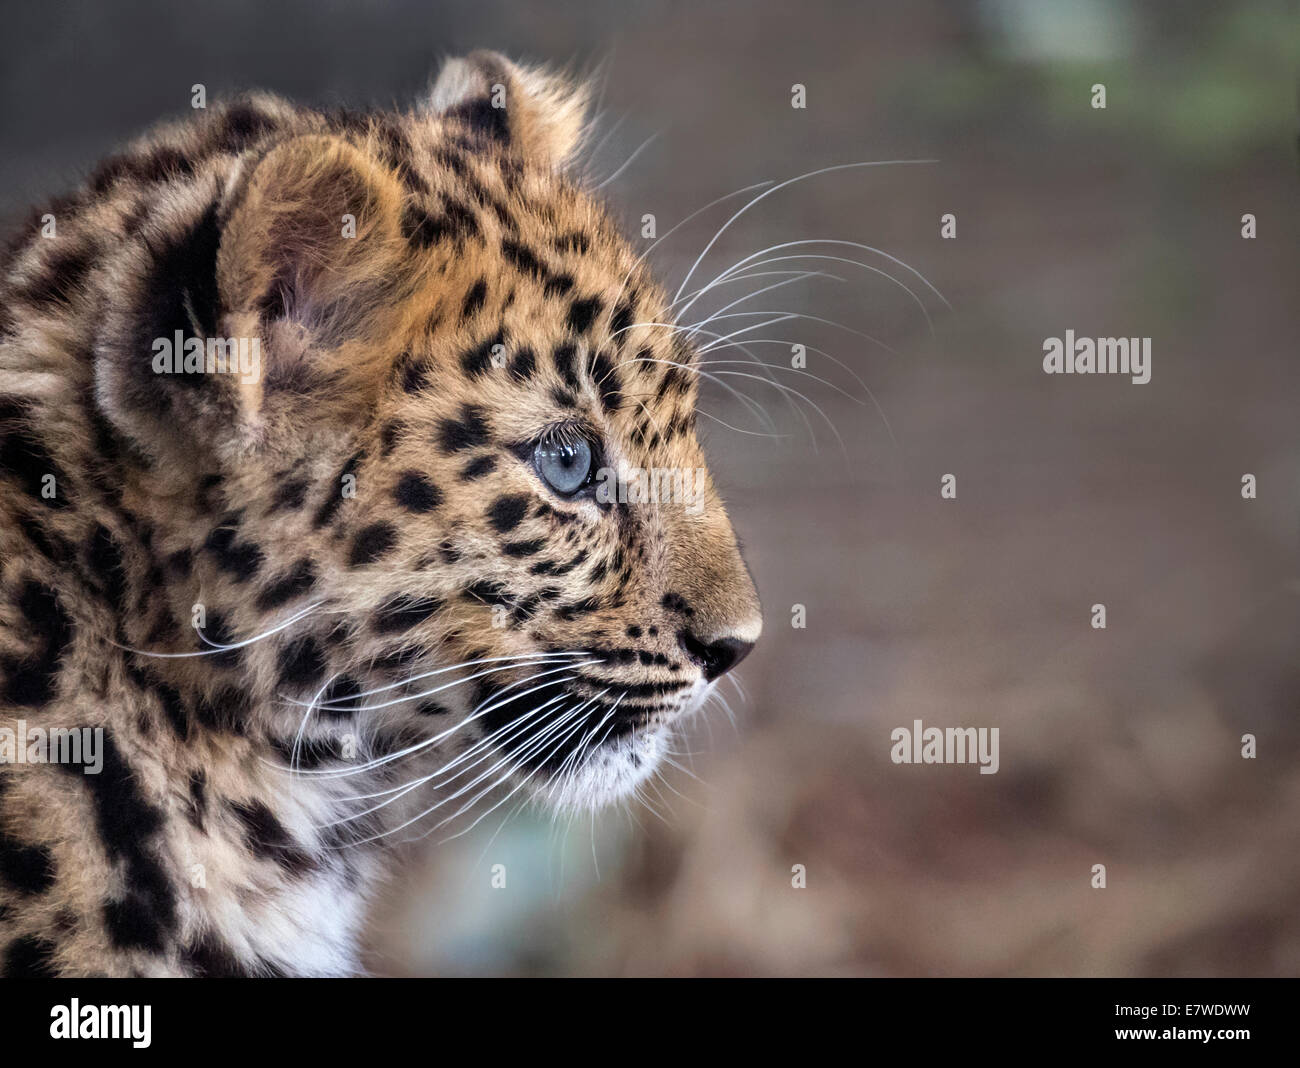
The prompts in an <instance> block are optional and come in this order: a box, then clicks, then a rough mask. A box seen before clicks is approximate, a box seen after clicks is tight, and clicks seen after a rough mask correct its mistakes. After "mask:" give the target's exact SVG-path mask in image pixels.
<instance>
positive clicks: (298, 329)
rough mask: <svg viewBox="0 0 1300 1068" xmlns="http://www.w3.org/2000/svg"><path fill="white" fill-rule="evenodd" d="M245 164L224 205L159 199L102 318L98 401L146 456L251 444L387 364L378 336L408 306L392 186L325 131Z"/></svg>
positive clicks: (396, 193)
mask: <svg viewBox="0 0 1300 1068" xmlns="http://www.w3.org/2000/svg"><path fill="white" fill-rule="evenodd" d="M250 166H251V168H252V169H251V172H250V173H248V174H247V175H246V176H245V177H244V178H243V180H242V181H237V182H236V183H234V184H233V185H232V187H231V188H230V190H229V192H228V193H227V194H226V199H224V200H221V201H217V202H211V203H207V202H204V203H203V204H202V205H201V206H200V205H198V204H194V203H192V202H190V201H185V200H184V199H183V198H180V197H177V198H173V199H171V200H166V201H163V202H162V203H160V204H159V205H158V208H157V210H156V212H155V213H154V216H153V217H152V218H151V219H150V221H149V223H148V225H147V227H145V228H144V229H143V231H142V237H141V239H140V241H139V243H138V247H137V248H136V250H135V258H134V259H133V260H132V261H131V267H132V269H131V270H130V271H129V272H124V273H123V276H122V279H121V286H120V292H119V301H118V303H117V305H116V306H114V307H110V308H108V309H106V314H105V323H104V328H103V331H102V336H101V348H102V349H103V352H104V358H103V359H102V360H100V361H99V362H98V364H97V369H96V375H97V384H96V389H97V394H98V396H99V399H100V402H101V404H102V406H103V410H104V411H105V413H106V414H107V415H108V416H109V418H110V419H111V420H112V421H113V422H114V423H115V424H116V425H117V426H118V428H119V429H120V430H121V431H123V432H124V433H125V434H126V435H127V436H128V437H129V438H131V439H132V440H134V441H135V442H136V443H137V444H138V445H140V446H141V447H142V448H143V449H145V450H146V451H152V452H155V453H158V454H163V455H165V454H171V453H174V452H175V451H176V448H177V445H176V441H175V440H174V439H175V438H176V437H177V436H180V437H182V438H183V437H184V436H185V435H195V434H198V435H200V436H202V437H206V438H208V439H210V440H216V439H218V438H220V439H222V440H226V441H230V442H234V443H236V444H240V443H255V442H256V441H258V440H261V439H263V438H265V436H266V430H267V427H268V426H269V425H270V423H272V422H274V421H275V419H282V418H288V416H286V415H285V414H284V413H286V412H289V411H290V410H291V409H293V408H294V407H295V405H297V406H298V407H304V406H308V405H310V406H312V408H311V410H312V411H313V412H317V413H319V412H320V411H322V410H323V409H322V405H321V399H322V397H323V396H325V394H326V393H327V391H328V390H330V389H332V390H333V392H334V393H335V394H339V393H342V392H343V391H344V390H345V387H348V386H352V385H353V384H355V383H357V382H360V383H362V384H363V385H365V384H367V383H370V382H372V381H375V380H376V369H377V368H379V367H380V366H381V364H382V362H383V360H384V359H386V358H388V359H391V353H388V352H387V351H386V350H385V349H384V347H383V346H382V345H380V344H376V343H374V339H375V338H377V337H384V336H386V335H387V334H388V333H391V332H392V330H393V324H394V323H395V322H396V320H397V317H399V316H400V315H401V314H402V313H403V309H404V308H405V307H406V306H407V305H408V304H409V302H408V301H405V300H403V299H402V295H401V293H400V292H399V291H398V289H399V287H400V286H402V285H403V284H405V283H404V282H403V279H408V278H409V273H410V272H409V270H404V269H403V266H404V264H405V262H406V261H405V255H406V248H407V243H406V241H405V240H404V238H403V237H402V233H401V203H402V189H401V186H400V184H399V183H398V181H397V179H396V177H395V176H394V175H393V174H392V173H391V172H390V171H389V170H388V169H387V168H386V167H385V166H384V165H383V164H382V163H379V162H376V161H374V160H371V159H370V158H368V157H367V156H366V155H365V154H363V153H362V152H360V151H359V150H358V149H356V148H354V147H353V146H351V145H350V144H348V143H347V142H345V141H342V140H341V139H338V138H335V137H331V136H326V135H311V136H304V137H297V138H294V139H291V140H289V141H286V142H284V143H282V144H280V145H278V146H276V147H275V148H273V149H272V150H271V151H270V152H268V153H267V154H266V155H265V156H264V157H262V158H261V159H260V160H258V161H256V162H255V163H251V164H250ZM236 354H238V358H236ZM353 392H354V393H355V390H354V391H353ZM272 394H274V395H275V396H276V397H278V398H279V400H278V403H276V404H271V403H269V402H268V397H269V396H271V395H272ZM355 404H356V401H355V399H354V401H353V405H354V408H355ZM276 413H280V414H279V415H276ZM273 416H274V418H272V417H273Z"/></svg>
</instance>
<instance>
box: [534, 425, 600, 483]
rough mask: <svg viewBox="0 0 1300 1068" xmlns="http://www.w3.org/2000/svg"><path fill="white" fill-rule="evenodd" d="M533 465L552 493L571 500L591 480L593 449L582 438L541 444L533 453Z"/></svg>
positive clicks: (541, 442) (539, 443)
mask: <svg viewBox="0 0 1300 1068" xmlns="http://www.w3.org/2000/svg"><path fill="white" fill-rule="evenodd" d="M533 465H534V466H535V467H536V468H537V473H538V474H539V475H541V476H542V479H543V480H544V481H545V482H546V484H547V485H548V486H550V487H551V489H553V490H555V492H556V493H558V494H560V495H561V496H564V497H568V496H569V495H571V494H573V493H576V492H577V491H578V490H580V489H582V487H583V486H585V485H586V484H587V482H588V481H589V480H590V478H591V445H589V444H588V443H587V442H586V441H584V440H583V439H582V438H578V437H575V438H570V439H567V440H564V441H539V442H538V443H537V446H536V447H535V448H534V449H533Z"/></svg>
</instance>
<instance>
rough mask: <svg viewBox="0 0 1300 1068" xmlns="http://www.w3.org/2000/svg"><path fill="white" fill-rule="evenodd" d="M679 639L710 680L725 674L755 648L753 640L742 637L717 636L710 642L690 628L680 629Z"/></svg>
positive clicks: (687, 653) (688, 654)
mask: <svg viewBox="0 0 1300 1068" xmlns="http://www.w3.org/2000/svg"><path fill="white" fill-rule="evenodd" d="M677 640H678V642H680V643H681V647H682V648H683V649H684V650H685V651H686V655H687V656H689V657H690V658H691V659H692V660H694V661H695V663H697V664H699V665H700V667H701V668H702V669H703V671H704V677H705V679H706V680H708V681H709V682H712V681H713V680H714V679H716V678H718V677H719V676H721V675H725V674H726V673H727V672H728V671H730V670H731V669H732V668H734V667H735V666H736V665H737V664H739V663H740V662H741V661H742V660H744V659H745V657H747V656H748V655H749V651H750V650H751V649H753V648H754V643H753V642H747V641H744V640H743V639H741V638H717V639H715V640H713V641H710V642H704V641H701V640H700V639H699V638H697V637H695V635H694V634H692V633H691V632H690V631H688V630H683V631H679V632H678V634H677Z"/></svg>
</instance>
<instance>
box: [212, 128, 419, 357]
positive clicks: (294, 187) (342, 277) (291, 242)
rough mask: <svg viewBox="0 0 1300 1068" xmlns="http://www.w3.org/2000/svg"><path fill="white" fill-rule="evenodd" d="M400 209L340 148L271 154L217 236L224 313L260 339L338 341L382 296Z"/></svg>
mask: <svg viewBox="0 0 1300 1068" xmlns="http://www.w3.org/2000/svg"><path fill="white" fill-rule="evenodd" d="M401 203H402V192H401V189H400V187H399V186H398V184H397V183H396V182H395V181H394V178H393V175H392V174H391V173H390V172H389V171H387V170H386V169H385V168H384V167H383V166H382V165H380V164H378V163H376V162H375V161H373V160H371V159H369V158H367V157H366V156H365V155H364V154H362V153H361V152H360V151H358V150H357V149H356V148H354V147H353V146H351V145H350V144H348V143H347V142H345V141H342V140H340V139H338V138H335V137H330V136H327V135H312V136H306V137H298V138H294V139H293V140H291V141H288V142H286V143H284V144H282V145H279V146H277V147H276V148H274V149H272V150H271V151H270V152H269V153H268V154H267V155H266V156H265V157H264V158H263V159H262V160H261V161H259V162H258V164H257V165H256V167H255V169H254V170H253V172H252V175H251V176H250V177H249V179H248V182H247V184H246V185H245V187H244V188H243V189H242V191H241V192H240V193H239V194H238V196H237V199H236V200H235V202H234V204H233V205H232V206H231V208H230V209H229V213H228V217H227V219H226V222H225V224H224V226H223V227H222V233H221V249H220V252H219V254H218V256H217V286H218V290H219V296H220V300H221V307H222V309H223V310H224V311H225V312H226V313H227V314H229V315H233V316H236V317H248V316H252V317H254V318H255V320H256V322H257V324H258V325H259V326H260V328H261V330H262V331H267V330H270V329H273V328H274V326H275V324H276V322H277V321H279V320H287V321H289V322H291V323H292V324H294V325H295V326H297V327H298V328H300V329H301V330H303V331H305V332H306V333H307V334H309V335H311V336H312V337H313V338H315V339H316V340H317V341H319V342H322V343H325V344H329V343H330V342H339V341H342V340H345V339H346V338H347V337H349V336H351V335H352V334H354V333H355V332H356V329H357V327H358V326H359V325H360V324H363V323H364V322H365V321H366V320H367V319H368V318H369V317H371V316H372V315H373V314H374V313H375V312H376V310H377V309H378V308H379V307H381V306H382V303H383V302H384V301H385V300H386V299H387V297H388V295H389V289H390V287H391V284H392V280H393V274H394V271H393V268H394V267H395V266H396V265H397V264H398V263H399V262H400V260H401V258H402V256H403V250H404V248H405V243H404V242H403V240H402V236H401V232H400V218H401ZM267 340H268V342H269V341H271V340H272V339H270V338H267Z"/></svg>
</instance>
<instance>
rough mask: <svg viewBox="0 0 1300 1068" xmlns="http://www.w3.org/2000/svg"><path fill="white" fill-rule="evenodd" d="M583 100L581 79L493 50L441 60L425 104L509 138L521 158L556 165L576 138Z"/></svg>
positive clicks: (581, 130) (581, 129)
mask: <svg viewBox="0 0 1300 1068" xmlns="http://www.w3.org/2000/svg"><path fill="white" fill-rule="evenodd" d="M589 100H590V90H589V89H588V87H587V85H586V84H585V83H583V82H581V81H577V80H575V79H572V78H569V77H566V76H565V75H562V74H557V73H555V72H553V71H549V70H546V69H545V68H542V67H523V66H520V65H518V64H516V63H512V62H511V61H510V60H508V59H507V58H506V57H505V56H503V55H501V54H500V53H499V52H471V53H470V54H469V55H468V56H465V57H463V58H458V59H449V60H447V61H446V63H444V64H443V67H442V70H441V72H440V73H439V74H438V80H437V81H436V82H435V83H434V85H433V88H432V90H431V91H430V93H429V97H428V101H427V106H428V108H429V110H431V111H433V112H435V113H437V114H440V115H445V116H448V117H452V118H456V119H459V120H460V121H462V122H464V123H465V124H466V125H468V126H470V127H472V128H473V129H475V130H476V131H478V132H480V133H482V134H486V135H488V136H490V137H493V138H496V139H497V140H499V141H501V142H503V143H506V144H509V145H510V146H511V147H512V148H513V149H514V150H515V151H516V152H518V153H519V154H520V155H521V156H523V157H524V158H525V159H528V160H532V161H534V162H537V163H540V164H542V165H543V166H547V167H554V168H558V167H562V166H563V165H564V164H565V163H566V162H568V161H569V160H570V159H571V158H572V157H573V155H574V153H575V152H576V151H577V150H578V147H579V146H580V145H581V143H582V138H583V136H584V134H585V133H586V129H587V107H588V103H589Z"/></svg>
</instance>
